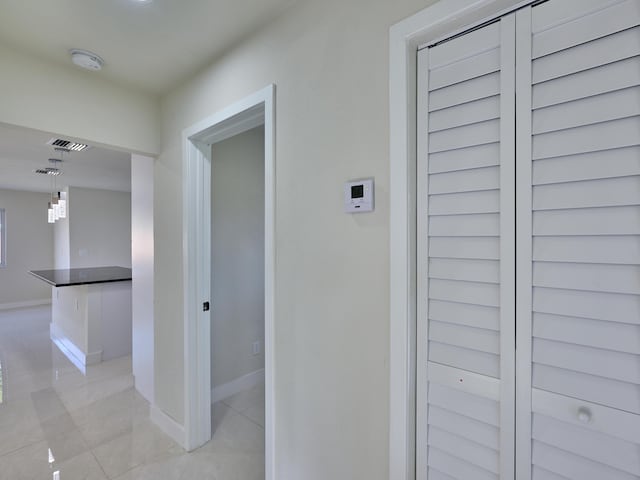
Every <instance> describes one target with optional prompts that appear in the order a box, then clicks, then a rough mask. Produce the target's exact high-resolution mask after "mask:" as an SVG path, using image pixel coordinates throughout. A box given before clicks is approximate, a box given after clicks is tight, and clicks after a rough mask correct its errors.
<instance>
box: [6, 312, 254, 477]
mask: <svg viewBox="0 0 640 480" xmlns="http://www.w3.org/2000/svg"><path fill="white" fill-rule="evenodd" d="M50 316H51V314H50V307H49V306H45V307H36V308H29V309H20V310H7V311H2V312H0V472H1V473H0V477H1V478H7V479H12V480H18V479H52V480H75V479H88V480H104V479H112V480H115V479H118V480H130V479H152V478H153V479H191V478H198V479H212V480H234V479H237V480H253V479H255V480H258V479H263V478H264V414H263V412H264V407H263V404H262V402H263V401H264V400H263V399H264V387H263V386H259V387H255V388H254V389H252V390H249V391H246V392H242V393H239V394H237V395H235V396H234V397H231V398H229V399H227V400H226V401H225V402H219V403H218V404H216V405H215V408H214V414H213V420H212V423H213V428H212V430H213V432H214V436H213V439H212V440H211V441H210V442H209V443H207V444H206V445H204V446H203V447H201V448H199V449H197V450H195V451H193V452H191V453H186V452H184V450H182V448H181V447H180V446H178V445H177V444H175V443H174V442H173V441H172V440H171V439H170V438H169V437H167V436H166V435H164V434H163V433H162V432H161V431H160V430H159V429H158V428H156V427H155V425H153V424H152V422H151V421H150V420H149V404H148V402H147V401H146V400H145V399H144V398H143V397H141V396H140V395H139V394H138V393H137V392H136V391H135V390H134V388H133V376H132V374H131V357H122V358H118V359H115V360H111V361H108V362H103V363H101V364H98V365H95V366H91V367H88V368H87V372H86V375H83V374H82V373H81V372H80V371H79V370H78V369H77V368H76V367H75V366H74V365H73V364H72V363H70V362H69V361H68V360H67V358H66V357H65V356H64V355H63V354H62V353H61V352H60V351H59V350H58V349H57V347H55V346H54V345H53V344H52V343H51V341H50V340H49V322H50Z"/></svg>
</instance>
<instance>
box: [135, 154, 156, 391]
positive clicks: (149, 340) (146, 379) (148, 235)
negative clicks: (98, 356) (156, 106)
mask: <svg viewBox="0 0 640 480" xmlns="http://www.w3.org/2000/svg"><path fill="white" fill-rule="evenodd" d="M153 162H154V160H153V158H151V157H144V156H142V155H132V156H131V265H132V270H133V272H132V273H133V283H132V286H131V292H132V325H133V327H132V328H133V350H132V351H133V353H132V362H131V363H132V368H133V375H134V378H135V386H136V389H137V390H138V392H140V393H141V394H142V396H143V397H145V398H146V399H147V400H148V401H149V402H151V403H153V389H154V386H153V358H154V342H153V329H154V323H153V312H154V309H153Z"/></svg>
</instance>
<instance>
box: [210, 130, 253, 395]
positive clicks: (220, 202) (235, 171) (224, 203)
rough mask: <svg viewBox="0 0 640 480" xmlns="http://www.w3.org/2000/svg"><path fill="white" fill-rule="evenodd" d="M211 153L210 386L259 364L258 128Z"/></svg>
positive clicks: (233, 378) (218, 145)
mask: <svg viewBox="0 0 640 480" xmlns="http://www.w3.org/2000/svg"><path fill="white" fill-rule="evenodd" d="M211 156H212V168H211V176H212V190H211V204H212V205H211V216H212V222H211V225H212V227H211V244H212V251H211V290H212V295H211V301H212V306H213V308H212V310H211V385H212V386H213V387H214V388H215V387H217V386H219V385H222V384H225V383H228V382H230V381H232V380H235V379H238V378H240V377H242V376H244V375H247V374H249V373H252V372H255V371H258V370H260V369H262V368H264V347H263V346H264V127H262V126H261V127H258V128H254V129H252V130H249V131H248V132H244V133H241V134H240V135H236V136H234V137H231V138H229V139H227V140H224V141H222V142H219V143H216V144H214V145H213V147H212V152H211ZM255 341H257V342H259V344H260V354H258V355H253V353H252V344H253V342H255Z"/></svg>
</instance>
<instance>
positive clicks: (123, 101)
mask: <svg viewBox="0 0 640 480" xmlns="http://www.w3.org/2000/svg"><path fill="white" fill-rule="evenodd" d="M0 65H2V75H0V92H4V94H3V96H2V102H0V122H4V123H9V124H13V125H19V126H23V127H27V128H32V129H36V130H42V131H45V132H50V133H54V134H57V135H61V136H70V137H72V138H73V139H79V140H85V141H87V142H89V143H91V144H93V145H105V146H108V147H111V148H119V149H122V150H125V151H132V152H139V153H150V154H156V153H158V150H159V146H160V138H159V136H160V130H159V103H158V99H157V98H156V97H155V96H151V95H147V94H143V93H140V92H136V91H133V90H131V89H128V88H125V87H121V86H118V85H114V84H112V83H109V82H106V81H104V80H102V79H101V78H100V76H99V75H96V74H95V72H85V71H82V70H80V69H78V68H75V67H73V66H72V65H70V66H69V67H62V66H59V65H53V64H49V63H47V62H46V61H43V60H42V59H40V58H32V57H29V56H27V55H25V54H24V53H22V52H16V51H13V50H11V49H9V48H8V47H7V46H6V45H0Z"/></svg>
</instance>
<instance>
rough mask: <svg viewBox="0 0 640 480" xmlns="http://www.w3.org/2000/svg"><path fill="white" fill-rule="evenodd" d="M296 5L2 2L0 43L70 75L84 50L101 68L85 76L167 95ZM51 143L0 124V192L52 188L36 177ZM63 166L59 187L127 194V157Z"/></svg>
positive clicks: (226, 0) (95, 156) (252, 0)
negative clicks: (75, 52)
mask: <svg viewBox="0 0 640 480" xmlns="http://www.w3.org/2000/svg"><path fill="white" fill-rule="evenodd" d="M301 1H303V0H152V1H150V2H146V3H140V2H137V1H135V0H0V43H1V44H4V45H7V46H9V47H11V48H13V49H15V50H17V51H20V52H23V53H25V54H28V55H31V56H34V57H39V58H43V59H47V60H48V61H50V62H54V63H58V64H61V65H67V66H69V67H70V68H79V67H75V66H74V65H73V64H72V62H71V58H70V55H69V53H68V51H69V49H71V48H80V49H85V50H90V51H92V52H94V53H96V54H98V55H100V56H101V57H102V58H103V59H104V61H105V65H104V68H103V69H102V70H101V71H100V72H92V73H91V75H96V76H100V77H102V78H104V79H106V80H110V81H113V82H116V83H118V84H122V85H126V86H129V87H132V88H135V89H137V90H141V91H145V92H147V93H151V94H164V93H166V92H167V91H169V90H170V89H171V88H172V87H174V86H176V85H178V84H180V83H181V82H183V81H185V80H186V79H188V78H189V77H190V76H192V75H194V74H195V73H196V72H197V71H199V70H200V69H202V68H204V67H205V66H206V65H208V64H210V63H211V62H212V61H213V60H214V59H215V58H216V57H218V56H220V55H222V54H223V53H224V51H225V50H228V49H229V48H231V47H232V46H233V45H234V44H235V43H237V42H238V41H240V40H242V39H243V38H245V37H248V36H250V35H251V34H252V33H253V32H255V31H256V30H257V29H259V28H260V27H261V26H263V25H265V24H267V23H269V22H270V21H272V20H273V19H275V18H276V17H278V16H279V15H281V14H282V13H283V12H284V11H285V10H286V9H287V8H289V7H291V6H293V5H294V4H295V3H298V2H301ZM0 74H1V67H0ZM51 137H52V135H48V134H46V133H43V132H37V131H33V130H28V129H22V128H17V127H10V126H7V125H2V124H0V188H9V189H19V190H33V191H43V192H46V191H50V188H51V185H50V177H47V176H45V175H38V174H35V173H33V170H35V169H36V168H43V167H46V166H47V165H48V163H47V159H48V158H49V157H56V156H57V154H56V153H55V152H54V150H53V148H52V147H51V146H48V145H45V143H46V142H47V140H49V139H50V138H51ZM70 140H73V139H70ZM66 159H67V161H66V162H65V163H64V166H63V174H62V175H61V176H59V177H57V181H58V185H64V186H66V185H73V186H78V187H86V188H100V189H108V190H122V191H128V190H130V188H131V187H130V156H129V155H128V154H123V153H120V152H114V151H110V150H105V149H102V148H91V149H90V150H88V151H86V152H80V153H70V154H68V155H66Z"/></svg>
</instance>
